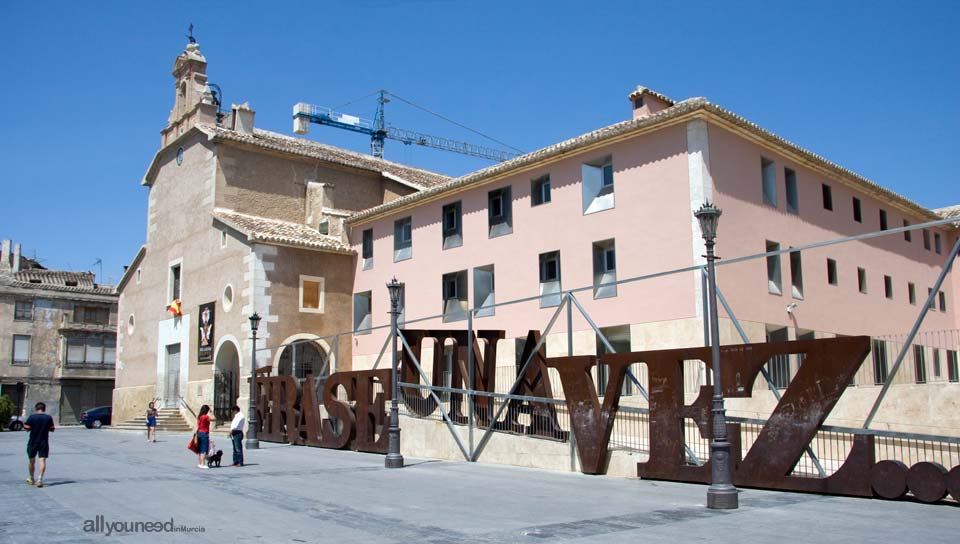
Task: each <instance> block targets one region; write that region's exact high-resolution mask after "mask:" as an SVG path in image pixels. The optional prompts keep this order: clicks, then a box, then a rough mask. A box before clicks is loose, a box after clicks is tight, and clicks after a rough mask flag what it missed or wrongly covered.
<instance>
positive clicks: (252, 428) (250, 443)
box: [244, 312, 260, 450]
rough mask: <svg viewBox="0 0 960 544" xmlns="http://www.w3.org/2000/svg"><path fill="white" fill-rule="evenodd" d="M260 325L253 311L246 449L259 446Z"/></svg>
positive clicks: (257, 315)
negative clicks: (258, 377) (258, 361)
mask: <svg viewBox="0 0 960 544" xmlns="http://www.w3.org/2000/svg"><path fill="white" fill-rule="evenodd" d="M259 327H260V315H259V314H257V312H253V315H251V316H250V332H251V333H252V334H253V347H252V348H250V414H249V417H248V418H247V422H248V425H247V439H246V441H245V442H244V445H245V446H246V448H247V449H248V450H256V449H259V448H260V440H258V439H257V328H259Z"/></svg>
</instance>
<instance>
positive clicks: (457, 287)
mask: <svg viewBox="0 0 960 544" xmlns="http://www.w3.org/2000/svg"><path fill="white" fill-rule="evenodd" d="M442 288H443V322H444V323H449V322H451V321H460V320H462V319H466V318H467V310H468V306H469V301H468V299H467V271H466V270H460V271H458V272H450V273H449V274H444V275H443V284H442Z"/></svg>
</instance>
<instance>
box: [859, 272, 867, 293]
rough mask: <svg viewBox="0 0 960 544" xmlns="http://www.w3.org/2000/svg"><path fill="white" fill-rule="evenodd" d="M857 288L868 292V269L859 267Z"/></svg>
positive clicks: (862, 291)
mask: <svg viewBox="0 0 960 544" xmlns="http://www.w3.org/2000/svg"><path fill="white" fill-rule="evenodd" d="M857 288H858V289H860V292H861V293H863V294H866V293H867V270H866V269H865V268H860V267H857Z"/></svg>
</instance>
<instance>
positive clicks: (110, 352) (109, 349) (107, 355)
mask: <svg viewBox="0 0 960 544" xmlns="http://www.w3.org/2000/svg"><path fill="white" fill-rule="evenodd" d="M103 364H104V365H105V366H114V365H116V364H117V339H116V338H109V337H108V338H104V339H103Z"/></svg>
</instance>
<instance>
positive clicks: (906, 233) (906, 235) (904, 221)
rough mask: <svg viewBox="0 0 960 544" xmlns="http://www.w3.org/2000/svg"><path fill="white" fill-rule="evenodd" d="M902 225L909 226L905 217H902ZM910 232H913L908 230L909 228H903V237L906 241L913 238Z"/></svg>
mask: <svg viewBox="0 0 960 544" xmlns="http://www.w3.org/2000/svg"><path fill="white" fill-rule="evenodd" d="M903 226H904V227H909V226H910V222H909V221H907V220H906V219H904V220H903ZM912 234H913V231H910V230H905V231H903V239H904V240H906V241H908V242H909V241H911V240H913V236H912Z"/></svg>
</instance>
